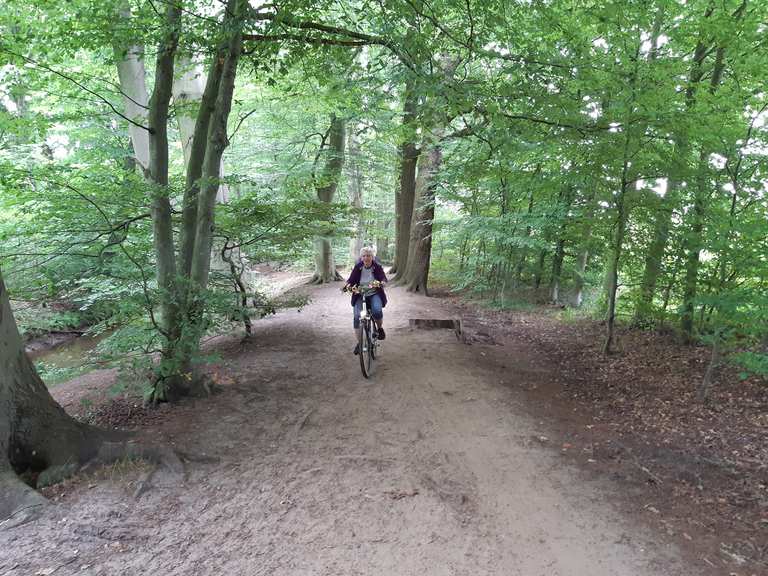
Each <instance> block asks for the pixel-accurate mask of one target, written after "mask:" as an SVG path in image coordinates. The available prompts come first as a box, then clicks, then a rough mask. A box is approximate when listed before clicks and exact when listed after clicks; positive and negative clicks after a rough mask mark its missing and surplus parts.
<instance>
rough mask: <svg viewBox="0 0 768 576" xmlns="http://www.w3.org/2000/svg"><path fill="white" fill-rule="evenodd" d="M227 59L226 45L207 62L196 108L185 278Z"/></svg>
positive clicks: (185, 213) (185, 204) (183, 237)
mask: <svg viewBox="0 0 768 576" xmlns="http://www.w3.org/2000/svg"><path fill="white" fill-rule="evenodd" d="M230 18H231V14H230V12H229V11H227V12H226V15H225V18H224V26H225V27H226V25H227V24H228V22H229V19H230ZM226 57H227V44H226V43H222V44H221V45H220V46H219V48H218V50H217V52H216V54H215V55H214V58H213V59H212V62H211V69H210V72H209V73H208V78H207V79H206V82H205V90H204V91H203V95H202V97H201V100H200V106H199V107H198V112H197V118H196V120H195V131H194V135H193V136H192V140H191V142H190V146H189V152H188V153H189V158H188V159H187V171H186V179H185V183H184V199H183V201H182V224H181V234H180V240H179V245H180V250H179V259H180V262H181V265H180V267H179V273H180V275H181V276H183V277H185V278H189V277H190V275H191V274H192V254H193V252H194V250H195V235H196V233H197V208H198V202H199V195H200V178H201V177H202V175H203V162H204V161H205V151H206V147H207V144H208V128H209V126H210V124H211V116H212V115H213V111H214V110H215V109H216V98H217V96H218V94H219V85H220V84H221V75H222V71H223V70H224V61H225V60H226Z"/></svg>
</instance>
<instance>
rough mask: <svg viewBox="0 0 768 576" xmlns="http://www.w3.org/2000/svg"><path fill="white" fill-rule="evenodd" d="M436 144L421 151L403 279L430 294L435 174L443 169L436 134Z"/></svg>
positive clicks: (411, 287)
mask: <svg viewBox="0 0 768 576" xmlns="http://www.w3.org/2000/svg"><path fill="white" fill-rule="evenodd" d="M436 136H437V137H436V138H435V141H434V143H433V144H431V145H429V146H428V149H427V150H426V151H424V152H422V154H421V157H420V158H419V171H418V176H417V177H416V202H415V205H414V210H413V222H412V225H411V239H410V241H409V253H408V261H407V262H408V264H407V267H406V270H405V274H404V275H403V282H404V283H405V286H406V287H407V289H408V291H409V292H423V293H424V294H425V295H427V290H428V287H427V281H428V278H429V266H430V261H431V257H432V222H433V220H434V217H435V189H436V187H437V182H436V181H435V175H436V173H437V171H438V170H439V169H440V164H441V163H442V160H443V153H442V150H441V148H440V145H439V136H440V135H436Z"/></svg>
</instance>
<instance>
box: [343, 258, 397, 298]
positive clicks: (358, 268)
mask: <svg viewBox="0 0 768 576" xmlns="http://www.w3.org/2000/svg"><path fill="white" fill-rule="evenodd" d="M371 268H373V278H374V279H375V280H378V281H379V282H386V281H387V275H386V273H385V272H384V268H383V267H382V265H381V264H379V263H378V262H376V260H374V261H373V262H372V263H371ZM362 272H363V261H362V260H358V261H357V263H356V264H355V267H354V268H352V273H351V274H350V275H349V278H347V284H349V285H350V286H357V285H358V284H360V275H361V274H362ZM379 294H380V295H381V305H382V307H384V306H386V305H387V295H386V294H384V288H379ZM358 298H360V294H352V306H354V305H355V303H356V302H357V300H358Z"/></svg>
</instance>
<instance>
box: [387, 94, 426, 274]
mask: <svg viewBox="0 0 768 576" xmlns="http://www.w3.org/2000/svg"><path fill="white" fill-rule="evenodd" d="M417 102H418V96H417V94H416V90H415V88H414V85H413V81H412V80H410V81H409V82H408V83H407V84H406V86H405V102H404V104H403V128H404V130H405V131H406V133H407V134H411V133H412V131H413V125H414V123H415V121H416V111H417ZM419 153H420V150H419V148H418V147H417V146H416V142H415V141H414V138H413V136H408V137H407V138H406V139H405V141H404V142H403V143H402V144H401V145H400V182H399V185H398V188H397V191H396V192H395V262H394V265H393V266H392V270H391V273H393V274H394V276H393V280H394V281H399V280H401V279H402V277H403V275H404V274H405V270H406V268H407V267H408V254H409V245H410V240H411V221H412V219H413V204H414V199H415V197H416V167H417V164H418V160H419Z"/></svg>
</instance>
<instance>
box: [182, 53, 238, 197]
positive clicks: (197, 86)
mask: <svg viewBox="0 0 768 576" xmlns="http://www.w3.org/2000/svg"><path fill="white" fill-rule="evenodd" d="M175 72H176V74H175V77H174V79H173V109H174V113H175V115H176V122H177V123H178V126H179V137H180V138H181V147H182V151H183V152H184V166H185V167H186V168H187V172H188V171H189V164H190V161H191V160H192V149H193V142H194V139H195V128H196V125H197V118H198V116H199V112H200V108H201V103H202V101H203V97H204V95H205V86H206V84H207V82H206V73H205V70H204V69H203V67H202V66H200V65H199V64H197V63H195V62H193V61H192V59H191V58H190V57H189V56H188V55H187V54H180V55H179V57H178V58H177V59H176V70H175ZM206 135H207V134H203V135H202V136H201V137H202V138H205V137H206ZM196 160H197V161H199V157H198V158H196ZM219 172H220V173H221V174H223V173H224V166H223V162H222V166H221V167H220V168H219ZM229 192H230V191H229V187H228V186H227V185H226V184H223V183H221V184H219V190H218V192H217V194H216V202H218V203H220V204H225V203H227V202H229Z"/></svg>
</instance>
